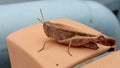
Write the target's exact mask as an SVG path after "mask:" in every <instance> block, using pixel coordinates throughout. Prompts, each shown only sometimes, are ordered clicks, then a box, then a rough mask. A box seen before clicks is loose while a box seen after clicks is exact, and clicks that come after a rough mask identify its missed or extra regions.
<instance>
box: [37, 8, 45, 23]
mask: <svg viewBox="0 0 120 68" xmlns="http://www.w3.org/2000/svg"><path fill="white" fill-rule="evenodd" d="M40 14H41V16H42V20H41V19H39V18H37V20H38V21H40V22H41V23H44V16H43V12H42V9H40Z"/></svg>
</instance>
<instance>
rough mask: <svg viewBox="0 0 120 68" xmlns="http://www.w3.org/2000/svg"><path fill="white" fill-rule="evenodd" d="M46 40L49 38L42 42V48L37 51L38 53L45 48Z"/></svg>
mask: <svg viewBox="0 0 120 68" xmlns="http://www.w3.org/2000/svg"><path fill="white" fill-rule="evenodd" d="M48 41H49V40H47V41H45V42H44V44H43V46H42V48H41V49H39V50H38V51H37V52H38V53H39V52H41V51H43V50H44V49H45V45H46V43H47V42H48Z"/></svg>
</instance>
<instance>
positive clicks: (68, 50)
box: [67, 41, 72, 56]
mask: <svg viewBox="0 0 120 68" xmlns="http://www.w3.org/2000/svg"><path fill="white" fill-rule="evenodd" d="M71 43H72V41H70V42H69V46H68V49H67V52H68V54H69V55H70V56H72V54H71V53H70V47H71Z"/></svg>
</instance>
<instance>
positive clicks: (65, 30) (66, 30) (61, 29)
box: [38, 9, 116, 56]
mask: <svg viewBox="0 0 120 68" xmlns="http://www.w3.org/2000/svg"><path fill="white" fill-rule="evenodd" d="M40 12H41V16H42V20H40V19H39V18H38V20H39V21H40V22H42V23H43V29H44V33H45V34H46V36H47V37H48V38H50V39H52V40H55V41H57V42H58V43H61V44H66V45H68V49H67V52H68V54H69V55H70V56H72V54H71V53H70V47H71V46H74V47H86V48H90V49H94V50H96V49H98V48H99V47H98V45H97V44H102V45H106V46H114V45H115V44H116V41H115V39H113V38H110V37H106V36H104V35H102V34H101V35H92V34H88V33H83V32H79V31H76V30H75V28H72V27H70V26H67V25H63V24H57V23H51V22H49V21H44V17H43V13H42V10H41V9H40ZM46 42H47V41H46ZM46 42H45V43H46ZM45 43H44V45H43V47H42V49H40V50H38V52H40V51H42V50H44V48H45Z"/></svg>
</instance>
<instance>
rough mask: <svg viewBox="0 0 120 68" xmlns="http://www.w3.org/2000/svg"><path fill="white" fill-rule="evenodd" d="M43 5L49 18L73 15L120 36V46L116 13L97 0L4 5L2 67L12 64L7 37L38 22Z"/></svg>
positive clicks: (0, 35)
mask: <svg viewBox="0 0 120 68" xmlns="http://www.w3.org/2000/svg"><path fill="white" fill-rule="evenodd" d="M40 8H42V9H43V12H44V17H45V20H50V19H55V18H69V19H73V20H76V21H79V22H81V23H84V24H86V25H88V26H90V27H93V28H95V29H96V30H99V31H101V32H103V33H104V34H106V35H108V36H112V37H114V38H116V39H117V44H118V48H120V46H119V45H120V35H119V34H120V27H119V22H118V20H117V19H116V17H115V16H114V14H113V13H112V12H111V11H110V10H109V9H107V8H106V7H104V6H103V5H101V4H99V3H96V2H93V1H79V0H76V1H73V0H72V1H69V0H67V1H49V0H48V1H47V0H45V1H42V0H41V1H36V2H29V3H19V4H11V5H1V6H0V68H9V67H10V64H9V57H8V53H7V46H6V42H5V40H6V37H7V35H8V34H10V33H11V32H14V31H16V30H18V29H21V28H23V27H26V26H29V25H32V24H34V23H37V22H38V21H37V19H36V18H39V17H40V12H39V9H40Z"/></svg>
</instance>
